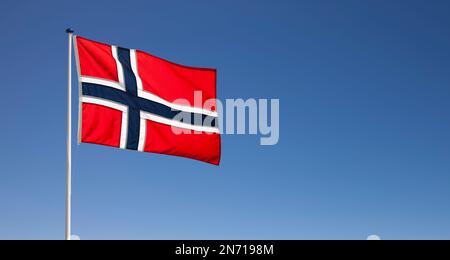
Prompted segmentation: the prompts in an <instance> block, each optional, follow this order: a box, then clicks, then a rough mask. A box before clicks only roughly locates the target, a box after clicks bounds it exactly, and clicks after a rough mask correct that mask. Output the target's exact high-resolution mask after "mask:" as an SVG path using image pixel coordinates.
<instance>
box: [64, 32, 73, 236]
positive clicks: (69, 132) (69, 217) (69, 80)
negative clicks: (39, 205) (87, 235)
mask: <svg viewBox="0 0 450 260" xmlns="http://www.w3.org/2000/svg"><path fill="white" fill-rule="evenodd" d="M66 33H67V35H68V37H69V50H68V52H69V53H68V67H67V75H68V76H67V158H66V163H67V165H66V167H67V169H66V170H67V184H66V185H67V187H66V188H67V193H66V240H70V237H71V225H72V223H71V222H72V35H73V30H72V29H70V28H68V29H66Z"/></svg>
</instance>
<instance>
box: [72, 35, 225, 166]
mask: <svg viewBox="0 0 450 260" xmlns="http://www.w3.org/2000/svg"><path fill="white" fill-rule="evenodd" d="M74 45H75V56H76V60H77V67H78V79H79V85H80V96H79V99H80V112H79V133H78V135H79V136H78V138H79V141H80V142H83V143H93V144H100V145H106V146H112V147H117V148H121V149H128V150H136V151H141V152H151V153H160V154H167V155H174V156H181V157H186V158H191V159H195V160H200V161H203V162H207V163H211V164H215V165H218V164H219V163H220V153H221V151H220V150H221V147H220V146H221V144H220V131H219V128H218V125H217V122H218V113H217V112H216V107H217V105H216V98H217V97H216V70H215V69H208V68H195V67H188V66H183V65H179V64H175V63H173V62H170V61H167V60H164V59H161V58H158V57H156V56H153V55H150V54H148V53H145V52H143V51H139V50H134V49H127V48H122V47H118V46H114V45H109V44H104V43H100V42H96V41H92V40H89V39H86V38H83V37H80V36H74Z"/></svg>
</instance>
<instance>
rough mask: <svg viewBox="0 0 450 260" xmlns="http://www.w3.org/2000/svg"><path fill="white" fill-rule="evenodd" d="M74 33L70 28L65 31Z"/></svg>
mask: <svg viewBox="0 0 450 260" xmlns="http://www.w3.org/2000/svg"><path fill="white" fill-rule="evenodd" d="M74 32H75V31H74V30H73V29H72V28H70V27H69V28H67V29H66V33H74Z"/></svg>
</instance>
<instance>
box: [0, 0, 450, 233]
mask: <svg viewBox="0 0 450 260" xmlns="http://www.w3.org/2000/svg"><path fill="white" fill-rule="evenodd" d="M449 12H450V3H449V1H445V0H441V1H440V0H435V1H425V0H421V1H418V0H404V1H379V0H370V1H358V0H344V1H334V0H328V1H324V0H323V1H317V0H314V1H312V0H311V1H148V0H147V1H133V0H129V1H125V2H123V1H122V2H119V1H117V2H115V3H114V2H111V1H12V0H6V1H3V2H2V8H1V10H0V13H1V14H0V32H1V40H0V49H1V50H2V55H1V59H0V75H1V79H2V80H1V85H2V87H1V90H2V96H3V99H2V101H1V102H0V108H1V111H2V112H3V113H2V120H1V127H0V136H2V138H1V140H2V145H1V146H0V166H1V167H0V239H21V238H26V239H62V238H64V216H65V133H66V129H65V126H66V62H67V59H66V55H67V37H66V34H65V33H64V29H65V28H66V27H67V26H72V27H73V28H74V29H75V30H76V32H77V33H78V34H79V35H82V36H85V37H88V38H92V39H95V40H99V41H103V42H108V43H112V44H119V45H122V46H124V47H130V48H138V49H142V50H145V51H147V52H150V53H153V54H155V55H158V56H161V57H163V58H167V59H170V60H173V61H175V62H178V63H183V64H187V65H192V66H208V67H216V68H218V73H219V74H218V94H219V97H220V98H221V99H224V98H235V97H241V98H261V97H262V98H279V99H280V109H281V134H280V143H279V144H278V145H277V146H273V147H261V146H259V139H258V137H256V136H223V139H222V141H223V156H222V164H221V166H220V167H214V166H210V165H207V164H204V163H200V162H196V161H191V160H187V159H183V158H174V157H169V156H161V155H154V154H142V153H137V152H130V151H122V150H117V149H112V148H107V147H101V146H95V145H89V144H83V145H81V146H75V147H74V149H73V163H74V168H73V174H74V176H73V177H74V179H73V185H74V186H73V189H74V190H73V192H74V194H73V195H74V198H73V203H74V205H73V221H74V223H73V233H75V234H77V235H80V236H81V238H82V239H325V238H326V239H365V238H366V237H367V236H368V235H370V234H378V235H380V236H381V237H382V238H385V239H418V238H425V239H431V238H437V239H439V238H441V239H443V238H446V239H450V189H449V188H450V102H449V99H450V27H449V24H450V16H449ZM73 71H74V72H75V67H74V70H73ZM75 82H76V81H75V79H74V83H75ZM75 86H76V85H75ZM74 93H75V92H74ZM75 101H76V100H75ZM74 103H75V104H76V102H74ZM75 104H74V107H73V109H74V124H75V123H76V109H77V108H76V106H75Z"/></svg>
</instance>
